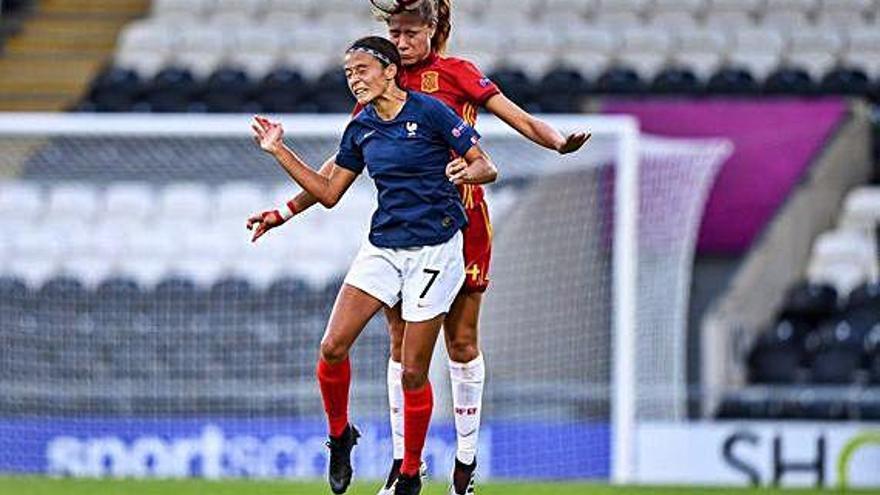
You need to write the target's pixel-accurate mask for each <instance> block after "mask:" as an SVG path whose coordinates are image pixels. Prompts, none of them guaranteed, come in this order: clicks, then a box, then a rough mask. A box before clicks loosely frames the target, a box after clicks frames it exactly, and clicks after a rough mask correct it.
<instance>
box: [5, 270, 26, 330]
mask: <svg viewBox="0 0 880 495" xmlns="http://www.w3.org/2000/svg"><path fill="white" fill-rule="evenodd" d="M30 296H31V292H30V290H29V289H28V286H27V284H26V283H25V281H24V280H23V279H21V278H19V277H16V276H11V275H0V334H2V333H3V332H9V331H16V330H15V329H17V328H18V326H19V324H20V323H19V321H18V318H19V317H21V315H22V311H24V310H25V309H26V306H27V304H28V302H29V298H30Z"/></svg>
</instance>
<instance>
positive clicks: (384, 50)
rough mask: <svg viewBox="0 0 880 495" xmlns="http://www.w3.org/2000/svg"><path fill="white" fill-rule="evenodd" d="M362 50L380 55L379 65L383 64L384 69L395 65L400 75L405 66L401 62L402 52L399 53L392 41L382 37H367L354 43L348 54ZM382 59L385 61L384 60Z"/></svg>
mask: <svg viewBox="0 0 880 495" xmlns="http://www.w3.org/2000/svg"><path fill="white" fill-rule="evenodd" d="M358 50H362V51H365V52H367V53H369V52H373V54H374V56H375V54H379V55H380V56H378V57H376V59H377V60H378V61H379V63H381V64H382V67H388V66H389V65H394V66H396V67H397V72H398V74H399V73H400V69H401V67H402V66H403V63H402V62H401V61H400V52H398V51H397V47H396V46H394V43H392V42H391V41H390V40H387V39H385V38H383V37H381V36H365V37H363V38H361V39H359V40H357V41H355V42H354V43H352V44H351V46H350V47H349V48H348V50H347V51H348V52H351V51H358ZM382 57H384V58H385V60H382Z"/></svg>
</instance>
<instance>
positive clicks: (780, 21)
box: [759, 11, 813, 36]
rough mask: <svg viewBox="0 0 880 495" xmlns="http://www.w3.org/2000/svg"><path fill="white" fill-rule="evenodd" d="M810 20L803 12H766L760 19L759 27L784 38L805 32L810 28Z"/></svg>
mask: <svg viewBox="0 0 880 495" xmlns="http://www.w3.org/2000/svg"><path fill="white" fill-rule="evenodd" d="M812 25H813V24H812V22H810V18H809V17H807V15H806V14H804V13H803V12H798V11H793V12H781V11H776V12H768V13H767V14H765V15H764V17H763V18H762V19H761V22H760V24H759V26H760V27H761V28H763V29H768V30H772V31H776V32H779V33H781V34H783V35H785V36H788V35H791V34H794V33H797V32H799V31H805V30H808V29H810V28H811V27H812Z"/></svg>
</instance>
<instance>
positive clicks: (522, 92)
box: [489, 67, 535, 107]
mask: <svg viewBox="0 0 880 495" xmlns="http://www.w3.org/2000/svg"><path fill="white" fill-rule="evenodd" d="M489 78H490V79H492V81H494V82H495V84H497V85H498V87H499V88H501V91H503V92H504V94H505V95H506V96H507V97H508V98H510V99H511V100H513V101H514V102H516V103H518V104H519V105H520V106H523V107H527V106H528V105H529V104H530V103H531V102H532V98H533V97H534V95H535V93H534V90H535V88H534V86H533V85H532V81H531V80H530V79H529V76H528V75H527V74H526V73H525V72H523V71H522V70H519V69H516V68H513V67H502V68H500V69H497V70H496V71H495V72H493V73H492V74H490V75H489Z"/></svg>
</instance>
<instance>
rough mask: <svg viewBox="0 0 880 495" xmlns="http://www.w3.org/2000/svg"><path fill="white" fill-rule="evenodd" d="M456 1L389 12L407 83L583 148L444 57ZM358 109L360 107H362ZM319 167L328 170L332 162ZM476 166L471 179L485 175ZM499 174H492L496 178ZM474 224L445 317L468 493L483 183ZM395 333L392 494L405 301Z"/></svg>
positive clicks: (456, 167)
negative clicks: (460, 283) (461, 273)
mask: <svg viewBox="0 0 880 495" xmlns="http://www.w3.org/2000/svg"><path fill="white" fill-rule="evenodd" d="M450 17H451V1H450V0H423V1H421V2H418V3H416V4H414V5H413V6H411V7H410V8H409V10H406V11H404V12H401V13H399V14H395V15H393V16H390V17H389V18H388V19H387V24H388V34H389V38H391V40H392V41H393V42H394V43H395V44H396V45H397V48H398V50H399V51H400V55H401V59H402V62H403V65H404V68H403V71H402V74H401V76H400V78H401V85H402V86H403V87H405V88H408V89H411V90H415V91H420V92H423V93H427V94H430V95H431V96H434V97H436V98H437V99H439V100H441V101H443V102H444V103H446V104H447V105H449V106H450V107H452V109H453V110H455V111H456V113H458V114H459V115H460V116H461V117H462V118H464V120H465V121H466V122H468V123H469V124H471V125H473V124H475V123H476V118H477V109H478V108H480V107H482V108H485V109H486V110H488V111H489V112H491V113H492V114H494V115H496V116H497V117H498V118H500V119H501V120H503V121H504V122H506V123H507V124H508V125H510V126H511V127H512V128H514V129H515V130H516V131H518V132H519V133H520V134H522V135H523V136H525V137H526V138H528V139H529V140H531V141H533V142H535V143H536V144H538V145H541V146H543V147H545V148H548V149H550V150H554V151H557V152H558V153H560V154H566V153H571V152H574V151H577V150H578V149H580V148H581V146H583V144H584V143H585V142H586V141H587V139H589V134H587V133H584V132H578V133H573V134H570V135H568V136H563V135H562V134H560V133H559V132H558V131H556V130H555V129H553V128H552V127H551V126H550V125H548V124H547V123H546V122H543V121H541V120H539V119H537V118H535V117H533V116H532V115H530V114H528V113H527V112H525V111H524V110H522V109H521V108H520V107H519V106H517V105H516V104H515V103H513V102H512V101H510V100H509V99H508V98H507V97H505V96H504V95H503V94H502V93H501V91H500V90H499V89H498V87H497V86H496V85H495V84H494V83H492V81H490V80H489V79H488V78H486V77H485V76H484V75H483V74H482V73H481V72H480V70H479V69H478V68H477V67H475V66H474V64H472V63H471V62H469V61H467V60H463V59H460V58H455V57H447V56H444V55H443V54H444V52H445V49H446V44H447V41H448V39H449V35H450V32H451V27H452V26H451V19H450ZM357 110H358V109H357V108H356V111H355V112H357ZM448 172H449V173H450V174H467V173H468V171H467V168H466V167H465V165H464V164H463V163H462V162H460V161H453V162H452V163H450V166H449V168H448ZM321 173H323V174H326V173H327V169H326V166H325V167H322V169H321ZM480 175H481V174H479V173H478V172H477V171H473V172H472V173H471V175H470V176H469V177H470V179H471V180H470V181H469V182H472V183H473V182H476V183H479V182H481V180H482V179H483V177H481V176H480ZM492 179H494V177H492ZM459 192H460V193H461V196H462V201H463V203H464V206H465V209H466V212H467V216H468V221H469V223H468V226H467V227H466V228H465V231H464V256H465V273H466V275H467V278H466V280H465V284H464V286H463V287H462V289H461V292H460V293H459V295H458V297H457V298H456V299H455V301H454V303H453V305H452V308H451V309H450V311H449V313H448V314H447V315H446V319H445V320H444V322H443V329H444V336H445V340H446V349H447V351H448V357H449V374H450V380H451V383H452V402H453V408H454V411H453V412H454V417H455V429H456V438H457V452H456V459H455V470H454V472H453V483H452V488H451V490H450V491H451V493H454V494H458V495H463V494H464V493H465V492H466V491H467V490H468V487H469V486H472V484H473V475H474V469H475V467H476V447H477V441H478V433H479V425H480V413H481V407H482V395H483V383H484V381H485V366H484V363H483V356H482V354H481V352H480V350H479V346H478V326H477V325H478V320H479V314H480V306H481V304H482V296H483V292H485V290H486V289H487V287H488V285H489V276H488V275H489V260H490V257H491V254H492V250H491V240H492V227H491V223H490V221H489V215H488V210H487V205H486V201H485V198H484V193H483V188H482V187H480V186H479V185H476V184H461V185H459ZM314 203H315V199H314V198H313V197H311V195H310V194H308V193H307V192H304V193H301V194H299V195H297V196H296V197H295V198H293V199H292V200H290V201H289V202H288V203H287V205H285V207H284V208H283V210H284V212H285V214H284V215H281V214H279V212H278V210H273V211H269V212H263V213H262V214H261V215H260V216H257V217H254V218H255V219H259V220H261V228H260V229H259V230H258V231H257V232H255V238H257V237H259V236H261V235H262V234H263V233H264V232H265V231H267V230H269V229H271V228H274V227H277V226H278V225H281V224H282V223H284V221H286V219H287V218H289V217H290V216H293V215H295V214H296V213H299V212H301V211H303V210H305V209H306V208H309V207H310V206H312V205H313V204H314ZM385 315H386V317H387V319H388V325H389V333H390V336H391V359H390V361H389V363H388V388H389V406H390V409H391V426H392V437H393V441H394V462H393V463H392V467H391V470H390V472H389V475H388V479H387V482H386V484H385V487H384V488H383V491H380V495H384V494H387V493H392V489H393V487H394V483H395V481H396V479H397V476H398V473H399V472H400V466H401V459H402V456H403V450H404V449H403V439H402V437H401V432H402V430H403V426H402V424H403V418H402V407H401V405H402V403H403V398H402V391H401V384H400V383H401V380H400V376H401V373H402V367H401V360H400V359H401V358H400V356H401V343H402V335H403V327H404V322H403V320H402V319H401V316H400V308H399V307H394V308H390V309H386V311H385ZM408 474H412V473H408Z"/></svg>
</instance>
